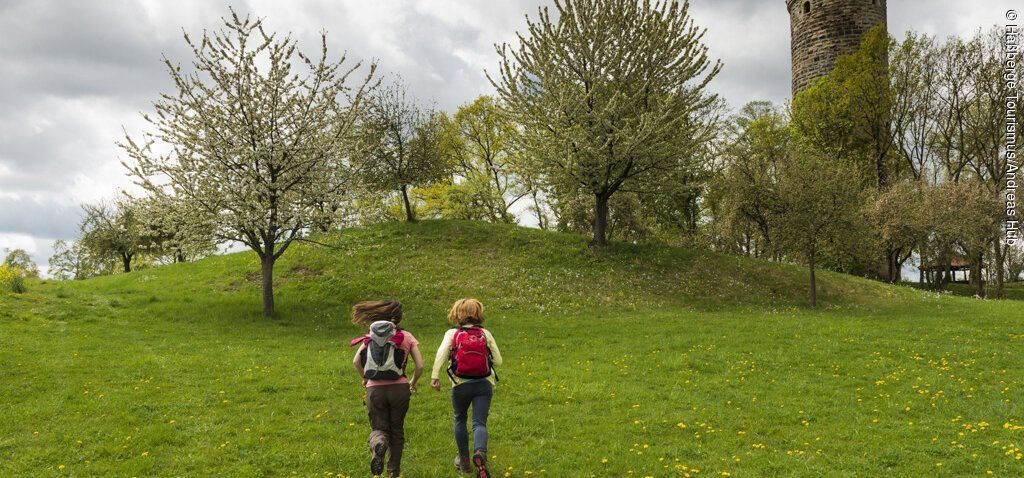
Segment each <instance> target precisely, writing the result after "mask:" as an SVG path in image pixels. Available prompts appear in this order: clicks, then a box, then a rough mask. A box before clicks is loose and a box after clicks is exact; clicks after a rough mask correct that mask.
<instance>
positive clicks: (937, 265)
mask: <svg viewBox="0 0 1024 478" xmlns="http://www.w3.org/2000/svg"><path fill="white" fill-rule="evenodd" d="M945 270H946V265H945V264H943V263H941V262H939V261H931V262H926V263H924V264H921V272H923V273H924V276H925V280H927V281H928V283H930V284H934V283H935V281H936V280H937V279H938V278H940V277H941V276H942V273H943V271H945ZM949 270H950V272H951V273H952V274H953V282H959V283H962V284H967V283H969V282H970V280H971V262H970V261H968V260H967V258H966V257H956V258H953V259H952V260H950V261H949ZM958 273H959V274H960V275H961V276H962V279H959V280H958V277H957V274H958Z"/></svg>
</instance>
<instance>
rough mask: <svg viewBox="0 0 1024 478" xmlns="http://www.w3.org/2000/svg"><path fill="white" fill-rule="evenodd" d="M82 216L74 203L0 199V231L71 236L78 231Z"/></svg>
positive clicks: (49, 236)
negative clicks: (71, 204) (70, 204)
mask: <svg viewBox="0 0 1024 478" xmlns="http://www.w3.org/2000/svg"><path fill="white" fill-rule="evenodd" d="M81 218H82V210H81V208H79V207H77V206H68V205H63V204H58V203H55V202H52V201H35V200H32V199H10V198H0V234H4V233H16V234H25V235H28V236H31V237H40V238H51V237H63V238H70V237H73V236H74V235H75V234H76V233H77V231H78V223H79V221H81Z"/></svg>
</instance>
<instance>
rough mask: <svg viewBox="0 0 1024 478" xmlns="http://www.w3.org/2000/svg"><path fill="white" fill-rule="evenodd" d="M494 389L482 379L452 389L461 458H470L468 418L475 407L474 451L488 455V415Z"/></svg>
mask: <svg viewBox="0 0 1024 478" xmlns="http://www.w3.org/2000/svg"><path fill="white" fill-rule="evenodd" d="M493 396H494V388H493V387H492V386H491V382H488V381H487V380H486V379H481V380H478V381H475V382H466V383H463V384H461V385H458V386H456V387H454V388H452V408H454V409H455V444H456V445H457V446H458V447H459V456H463V457H469V434H468V433H467V432H466V418H467V411H468V410H469V406H470V405H473V445H474V446H473V450H474V451H481V452H484V453H487V414H488V413H489V412H490V410H491V397H493Z"/></svg>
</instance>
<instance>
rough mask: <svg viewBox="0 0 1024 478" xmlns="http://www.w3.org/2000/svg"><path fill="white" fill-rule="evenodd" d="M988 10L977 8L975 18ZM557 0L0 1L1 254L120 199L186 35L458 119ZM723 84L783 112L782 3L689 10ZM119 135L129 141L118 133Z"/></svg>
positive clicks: (947, 9)
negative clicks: (225, 24) (368, 84)
mask: <svg viewBox="0 0 1024 478" xmlns="http://www.w3.org/2000/svg"><path fill="white" fill-rule="evenodd" d="M982 3H983V4H984V5H985V6H984V7H979V6H978V5H979V4H982ZM1015 3H1016V2H1013V1H1009V0H986V1H985V2H972V1H965V0H889V29H890V31H891V32H893V33H894V34H896V35H897V36H899V35H902V32H905V31H907V30H909V29H913V30H917V31H920V32H925V33H929V34H934V35H938V36H940V37H945V36H949V35H969V34H971V33H973V32H974V31H976V30H977V29H979V28H981V27H986V28H987V27H989V26H991V25H994V24H1001V23H1004V22H1005V21H1004V16H1005V12H1006V10H1007V9H1008V8H1013V7H1016V6H1017V5H1014V4H1015ZM550 4H551V0H375V1H366V0H303V1H298V0H294V1H288V2H281V1H272V0H247V1H246V0H239V1H222V0H216V1H211V0H65V1H59V0H0V250H2V249H3V248H5V247H9V248H22V249H25V250H27V251H29V252H30V253H31V254H33V256H34V257H35V259H36V261H37V262H38V263H39V264H40V265H41V266H44V267H45V264H46V261H47V258H48V257H49V255H50V251H51V244H52V242H53V241H54V240H55V239H71V238H73V237H74V236H75V233H76V225H77V223H78V220H79V211H80V204H82V203H83V202H94V201H97V200H100V199H103V198H109V197H112V196H114V195H115V194H116V193H117V191H118V190H119V189H121V188H125V187H129V186H130V184H131V183H130V181H129V180H128V179H127V178H126V177H125V175H124V170H123V167H122V166H121V164H120V158H121V157H122V154H121V153H120V151H119V150H118V149H117V148H116V147H115V145H114V143H115V141H117V140H119V139H120V138H121V136H122V131H123V129H125V130H127V131H129V132H138V131H139V130H140V128H141V124H140V119H139V113H140V112H143V111H149V104H150V102H151V101H152V100H153V99H154V98H156V96H157V95H158V94H159V93H161V92H169V91H171V84H170V82H169V80H168V77H167V74H166V72H165V71H164V69H163V65H162V64H161V62H160V59H161V55H166V56H167V57H168V58H170V59H171V60H173V61H178V62H183V63H184V62H188V61H189V59H190V57H189V53H188V52H187V50H186V48H185V45H184V42H183V41H182V31H183V30H184V31H185V32H188V33H190V34H193V35H194V36H198V35H200V34H201V32H202V31H203V30H204V29H215V28H217V27H218V25H219V22H220V17H222V16H224V15H226V14H227V12H228V7H229V6H233V7H234V8H235V10H236V11H238V12H239V13H243V14H244V13H251V14H253V15H256V16H259V17H263V18H265V19H266V22H267V24H268V25H269V27H270V28H271V29H272V30H275V31H281V32H285V31H288V32H292V34H293V35H294V36H295V37H296V38H297V39H298V41H299V44H300V47H301V46H302V45H306V46H307V51H315V50H309V48H314V49H315V48H316V46H317V44H316V41H317V35H318V34H319V32H320V31H321V30H326V32H327V34H328V42H329V48H330V50H331V51H332V52H333V53H334V54H336V55H338V54H340V53H341V52H343V51H347V52H348V55H349V58H352V59H367V60H369V59H376V60H377V61H378V62H379V65H380V68H381V69H382V70H383V71H385V72H394V73H399V74H401V75H402V77H403V78H404V79H405V80H406V82H407V83H409V85H410V89H411V91H412V92H413V93H415V94H416V95H417V96H419V97H420V98H423V99H425V100H432V101H434V102H436V104H437V105H438V106H439V107H440V108H444V109H449V110H451V109H454V108H456V107H457V106H458V105H460V104H462V103H465V102H468V101H470V100H472V99H473V98H475V97H476V96H478V95H480V94H485V93H489V92H491V87H490V84H489V83H488V81H487V79H486V78H485V76H484V73H483V72H484V70H485V69H488V70H490V71H493V70H494V67H495V65H496V64H497V55H496V54H495V52H494V44H495V43H503V42H512V41H514V40H515V32H516V31H517V30H522V29H523V26H524V25H525V20H524V16H525V15H531V16H534V15H535V13H536V10H537V7H538V6H541V5H550ZM691 14H692V15H693V17H694V18H695V19H696V20H697V22H698V23H699V24H701V25H703V26H705V27H707V30H708V31H707V35H706V37H705V41H706V44H707V45H708V47H709V48H710V50H711V54H712V55H713V57H716V58H720V59H721V60H722V62H723V63H724V70H723V71H722V73H721V74H720V75H719V76H718V78H717V79H716V80H715V81H714V82H713V83H712V87H713V89H714V90H715V91H717V92H718V93H720V94H721V95H722V96H724V97H725V98H726V99H727V100H728V102H729V104H730V105H732V106H733V107H738V106H741V105H743V104H744V103H746V102H748V101H751V100H758V99H767V100H772V101H775V102H777V103H782V102H785V101H786V100H787V99H788V97H789V90H790V63H789V17H788V14H787V12H786V7H785V1H784V0H691ZM122 128H123V129H122Z"/></svg>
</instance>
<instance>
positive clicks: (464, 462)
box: [455, 455, 473, 473]
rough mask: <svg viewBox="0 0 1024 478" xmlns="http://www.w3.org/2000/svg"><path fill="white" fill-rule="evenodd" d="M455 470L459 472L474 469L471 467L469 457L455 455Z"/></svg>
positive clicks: (467, 471)
mask: <svg viewBox="0 0 1024 478" xmlns="http://www.w3.org/2000/svg"><path fill="white" fill-rule="evenodd" d="M455 471H458V472H459V473H469V472H471V471H473V470H472V469H471V468H470V467H469V458H467V457H461V456H459V455H455Z"/></svg>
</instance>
